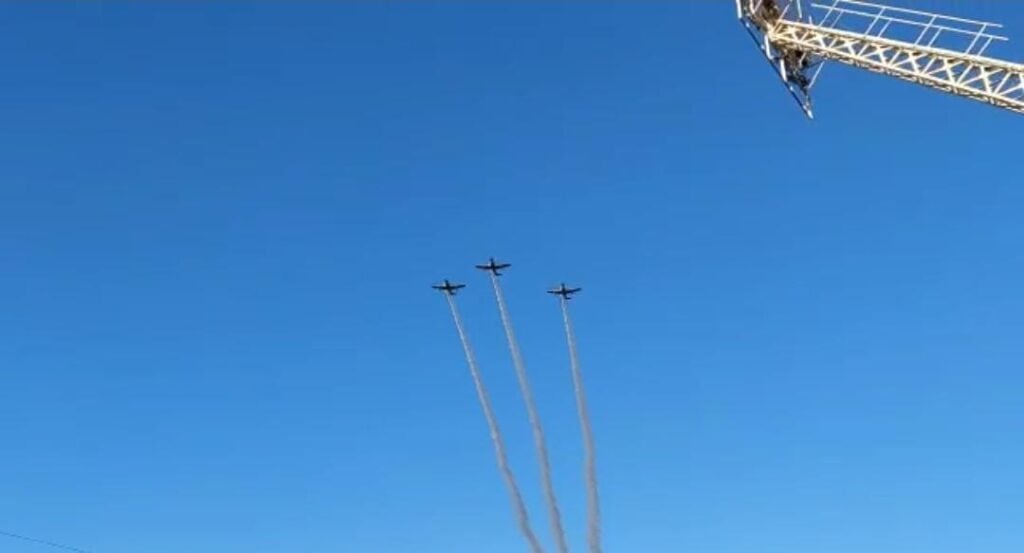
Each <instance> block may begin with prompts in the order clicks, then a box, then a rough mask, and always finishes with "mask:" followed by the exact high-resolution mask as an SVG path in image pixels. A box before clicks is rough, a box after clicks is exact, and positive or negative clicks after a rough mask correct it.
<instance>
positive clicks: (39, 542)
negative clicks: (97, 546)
mask: <svg viewBox="0 0 1024 553" xmlns="http://www.w3.org/2000/svg"><path fill="white" fill-rule="evenodd" d="M0 536H4V537H8V538H11V539H15V540H21V541H25V542H29V543H34V544H37V545H45V546H46V547H51V548H53V549H63V550H64V551H75V552H77V553H92V552H91V551H87V550H85V549H79V548H77V547H71V546H69V545H62V544H59V543H55V542H52V541H46V540H40V539H36V538H30V537H28V536H22V535H19V534H12V533H10V532H4V531H3V530H0Z"/></svg>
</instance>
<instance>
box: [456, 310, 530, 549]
mask: <svg viewBox="0 0 1024 553" xmlns="http://www.w3.org/2000/svg"><path fill="white" fill-rule="evenodd" d="M445 297H446V298H447V299H448V307H449V308H451V311H452V319H453V320H454V321H455V329H456V330H458V332H459V340H460V341H461V342H462V349H463V351H465V353H466V363H467V364H469V372H470V374H471V375H472V376H473V384H474V385H475V386H476V395H477V397H478V398H479V399H480V407H481V408H482V409H483V411H484V418H486V419H487V427H488V428H489V429H490V431H491V441H492V442H494V453H495V455H496V456H497V458H498V470H500V471H501V476H502V478H504V480H505V486H506V487H507V488H508V493H509V496H510V498H511V500H512V508H513V510H514V511H515V515H516V520H517V522H518V523H519V531H520V532H522V534H523V537H524V538H526V541H527V543H529V545H530V549H531V550H532V551H533V553H544V548H543V547H541V545H540V542H539V541H538V540H537V536H536V534H534V533H533V529H532V528H531V527H530V516H529V514H528V513H527V510H526V503H525V502H523V495H522V493H520V491H519V485H518V484H516V477H515V475H514V474H513V473H512V468H511V467H509V464H508V455H507V454H506V453H505V440H504V439H503V438H502V437H501V429H500V428H498V420H497V418H496V417H495V416H494V409H493V408H492V407H491V399H490V397H489V396H488V395H487V388H485V387H484V381H483V378H482V377H481V376H480V368H479V365H477V362H476V356H475V355H474V354H473V348H472V347H471V346H470V345H469V337H468V336H466V330H465V328H464V327H463V325H462V317H461V316H460V315H459V309H458V307H457V306H456V305H455V296H454V295H452V294H451V293H448V294H446V295H445Z"/></svg>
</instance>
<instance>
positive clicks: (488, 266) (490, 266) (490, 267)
mask: <svg viewBox="0 0 1024 553" xmlns="http://www.w3.org/2000/svg"><path fill="white" fill-rule="evenodd" d="M511 266H512V264H510V263H498V262H497V261H495V260H494V258H493V257H492V258H491V259H490V261H488V262H487V263H485V264H483V265H477V266H476V268H477V269H480V270H481V271H490V272H491V273H493V274H494V276H501V273H500V272H499V271H501V270H502V269H508V268H509V267H511Z"/></svg>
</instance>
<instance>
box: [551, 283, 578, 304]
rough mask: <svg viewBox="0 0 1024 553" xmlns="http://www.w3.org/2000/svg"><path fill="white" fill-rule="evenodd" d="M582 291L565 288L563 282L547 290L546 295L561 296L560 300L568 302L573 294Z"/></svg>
mask: <svg viewBox="0 0 1024 553" xmlns="http://www.w3.org/2000/svg"><path fill="white" fill-rule="evenodd" d="M582 289H583V288H566V287H565V283H564V282H563V283H562V284H561V285H560V286H559V287H557V288H552V289H550V290H548V293H549V294H554V295H556V296H562V298H564V299H565V300H566V301H568V300H571V299H572V295H573V294H575V293H576V292H579V291H580V290H582Z"/></svg>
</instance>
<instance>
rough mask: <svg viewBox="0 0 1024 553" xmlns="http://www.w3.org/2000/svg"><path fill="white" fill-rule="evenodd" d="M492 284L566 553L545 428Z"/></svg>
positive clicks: (505, 308)
mask: <svg viewBox="0 0 1024 553" xmlns="http://www.w3.org/2000/svg"><path fill="white" fill-rule="evenodd" d="M491 284H492V285H493V286H494V297H495V298H496V299H497V300H498V311H499V313H500V314H501V324H502V326H504V327H505V337H506V338H508V348H509V350H510V351H511V352H512V364H513V365H515V369H516V377H517V378H518V379H519V390H520V391H521V392H522V394H523V401H524V402H525V403H526V412H527V415H528V416H529V418H530V426H531V427H532V428H533V442H534V446H536V449H537V462H538V463H539V464H540V479H541V486H542V487H543V490H544V499H545V501H546V503H547V506H548V517H549V518H550V519H551V532H552V534H554V537H555V543H556V545H557V546H558V551H559V552H560V553H569V545H568V544H567V543H566V539H565V530H564V529H563V528H562V514H561V513H560V512H559V509H558V498H557V497H556V496H555V485H554V483H553V482H552V478H551V461H550V460H549V459H548V448H547V445H546V444H545V440H544V427H543V426H541V423H540V415H539V414H538V413H537V405H536V404H535V403H534V401H533V392H532V390H531V389H530V381H529V379H528V378H527V376H526V364H525V363H524V362H523V355H522V353H521V352H520V351H519V342H518V341H517V340H516V336H515V333H514V332H513V330H512V319H511V317H509V314H508V306H507V305H506V304H505V295H504V294H503V293H502V291H501V284H500V283H499V282H498V275H496V274H494V273H493V272H492V273H491Z"/></svg>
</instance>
